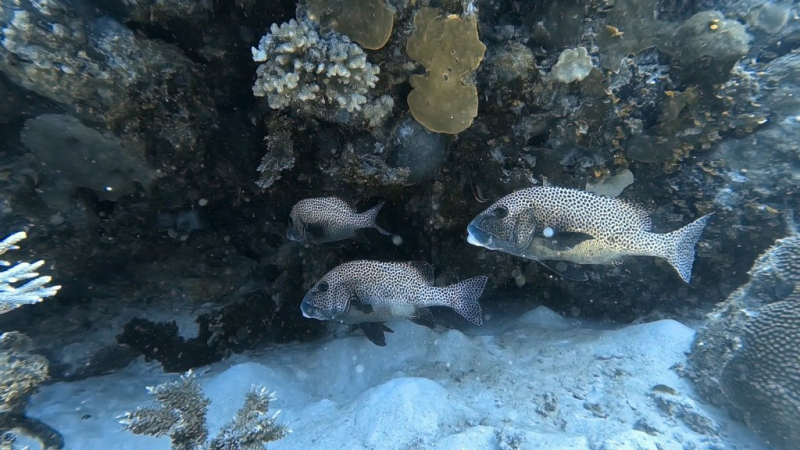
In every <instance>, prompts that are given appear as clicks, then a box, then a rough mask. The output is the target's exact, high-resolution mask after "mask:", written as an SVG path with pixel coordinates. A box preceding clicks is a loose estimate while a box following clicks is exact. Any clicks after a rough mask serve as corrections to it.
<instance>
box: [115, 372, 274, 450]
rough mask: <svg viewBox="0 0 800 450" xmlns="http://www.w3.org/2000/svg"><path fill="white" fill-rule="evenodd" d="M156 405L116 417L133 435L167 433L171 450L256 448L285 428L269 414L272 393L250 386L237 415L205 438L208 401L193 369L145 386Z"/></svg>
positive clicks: (272, 397)
mask: <svg viewBox="0 0 800 450" xmlns="http://www.w3.org/2000/svg"><path fill="white" fill-rule="evenodd" d="M147 390H148V392H149V393H150V395H152V396H153V397H154V398H155V400H156V402H158V403H159V406H156V407H140V408H138V409H136V410H135V411H130V412H127V413H125V414H123V415H122V416H120V417H119V419H120V423H121V424H123V425H125V428H126V429H127V430H128V431H130V432H132V433H134V434H146V435H150V436H155V437H160V436H165V435H167V436H169V437H170V439H171V440H172V448H173V449H174V450H194V449H198V448H205V449H208V450H234V449H236V450H256V449H263V448H264V444H266V443H268V442H272V441H276V440H278V439H281V438H282V437H283V436H285V435H286V433H287V432H288V429H287V428H286V427H285V426H283V425H280V424H277V423H276V417H277V414H268V410H269V404H270V401H272V400H274V399H275V397H274V395H273V394H271V393H269V392H268V391H267V390H266V389H263V388H260V389H259V388H255V387H253V388H252V389H251V390H250V392H248V393H247V395H246V396H245V401H244V405H243V406H242V408H241V409H240V410H239V411H238V412H237V413H236V417H234V419H233V420H232V421H231V422H230V423H228V424H227V425H226V426H225V427H223V428H222V430H220V432H219V434H218V435H216V436H214V437H213V438H212V439H211V441H210V442H207V441H208V425H207V423H206V414H207V412H208V406H209V405H210V404H211V401H210V400H209V399H208V398H206V397H205V396H204V395H203V393H202V390H201V388H200V385H199V384H197V382H196V381H195V379H194V375H193V374H192V372H191V371H190V372H187V373H186V374H185V375H183V376H181V378H180V379H179V380H177V381H174V382H171V383H164V384H160V385H158V386H154V387H148V388H147Z"/></svg>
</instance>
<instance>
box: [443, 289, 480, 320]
mask: <svg viewBox="0 0 800 450" xmlns="http://www.w3.org/2000/svg"><path fill="white" fill-rule="evenodd" d="M486 280H488V278H487V277H475V278H470V279H468V280H464V281H462V282H460V283H456V284H454V285H452V286H447V287H445V288H442V289H443V290H444V292H445V295H446V296H447V299H446V302H447V306H449V307H451V308H453V310H455V312H457V313H459V314H460V315H461V316H462V317H464V318H465V319H467V320H469V321H470V322H472V323H474V324H475V325H481V324H482V323H483V310H482V309H481V304H480V303H478V299H479V298H480V296H481V294H483V288H484V287H486Z"/></svg>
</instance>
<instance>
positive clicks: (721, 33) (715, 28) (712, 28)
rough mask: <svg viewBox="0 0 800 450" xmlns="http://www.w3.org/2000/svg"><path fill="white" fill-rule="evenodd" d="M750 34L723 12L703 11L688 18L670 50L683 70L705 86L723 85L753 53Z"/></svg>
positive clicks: (671, 44)
mask: <svg viewBox="0 0 800 450" xmlns="http://www.w3.org/2000/svg"><path fill="white" fill-rule="evenodd" d="M749 42H750V35H749V34H747V30H746V28H745V26H744V25H742V24H741V23H739V22H737V21H735V20H728V19H726V18H725V16H724V15H722V13H721V12H719V11H702V12H699V13H697V14H695V15H693V16H692V17H690V18H689V19H687V20H686V21H685V22H684V23H683V24H682V25H681V26H680V27H679V28H678V29H677V30H676V31H675V35H674V36H673V38H672V40H671V41H670V42H669V43H668V44H667V45H666V47H667V48H666V49H667V50H668V51H669V52H670V53H672V54H673V56H674V57H675V59H676V60H677V61H678V63H679V67H680V68H681V71H682V72H683V73H684V74H685V75H687V76H688V77H690V78H695V79H698V80H702V81H703V82H704V83H711V84H713V83H721V82H724V81H727V80H728V78H730V72H731V69H733V66H734V64H736V62H737V61H739V59H741V58H742V57H743V56H744V55H746V54H747V52H748V51H749V50H750V44H749Z"/></svg>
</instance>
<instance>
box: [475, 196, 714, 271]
mask: <svg viewBox="0 0 800 450" xmlns="http://www.w3.org/2000/svg"><path fill="white" fill-rule="evenodd" d="M709 217H710V215H706V216H703V217H701V218H699V219H697V220H695V221H694V222H692V223H690V224H689V225H686V226H685V227H683V228H680V229H678V230H676V231H673V232H671V233H664V234H661V233H653V232H651V231H650V229H651V221H650V216H649V213H648V212H647V211H645V210H644V209H642V208H640V207H638V206H637V205H635V204H632V203H630V202H627V201H625V200H622V199H618V198H613V197H604V196H600V195H596V194H592V193H589V192H584V191H579V190H575V189H566V188H558V187H532V188H528V189H523V190H520V191H517V192H514V193H513V194H509V195H507V196H505V197H503V198H502V199H500V200H499V201H497V202H496V203H495V204H493V205H492V206H490V207H489V208H488V209H486V210H485V211H484V212H482V213H480V214H478V216H477V217H475V219H474V220H473V221H472V222H471V223H470V224H469V226H468V227H467V232H468V233H469V236H468V237H467V242H469V243H470V244H473V245H477V246H480V247H486V248H488V249H490V250H499V251H502V252H506V253H510V254H512V255H517V256H522V257H523V258H528V259H532V260H535V261H539V262H543V261H567V262H570V263H576V264H615V263H618V262H621V261H622V260H623V259H624V258H625V257H626V256H655V257H659V258H663V259H665V260H666V261H667V262H669V264H671V265H672V267H674V268H675V270H677V271H678V275H680V277H681V279H683V281H685V282H687V283H688V282H689V281H690V280H691V276H692V265H693V264H694V257H695V245H696V244H697V241H698V240H699V239H700V234H701V233H702V232H703V228H704V227H705V225H706V221H708V219H709ZM561 265H562V266H563V265H564V264H563V263H562V264H561ZM548 267H549V266H548ZM557 271H558V270H557ZM567 278H570V277H569V276H567Z"/></svg>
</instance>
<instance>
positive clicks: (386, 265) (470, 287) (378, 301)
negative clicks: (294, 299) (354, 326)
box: [302, 261, 487, 325]
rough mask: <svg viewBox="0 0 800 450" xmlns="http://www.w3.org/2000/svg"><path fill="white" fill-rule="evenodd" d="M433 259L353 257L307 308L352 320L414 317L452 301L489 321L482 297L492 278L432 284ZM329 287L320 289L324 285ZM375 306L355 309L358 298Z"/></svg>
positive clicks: (472, 317) (314, 291)
mask: <svg viewBox="0 0 800 450" xmlns="http://www.w3.org/2000/svg"><path fill="white" fill-rule="evenodd" d="M428 267H430V265H428V264H427V263H420V262H413V263H404V262H379V261H351V262H348V263H344V264H342V265H340V266H337V267H336V268H334V269H333V270H331V271H330V272H328V273H327V274H325V276H323V277H322V279H320V280H319V281H318V282H317V284H316V285H315V286H314V287H312V288H311V290H309V292H308V293H307V294H306V296H305V298H304V299H303V306H302V308H304V309H303V311H304V313H305V312H306V311H312V310H313V311H314V313H315V314H316V315H315V318H318V319H322V320H339V321H343V322H348V323H360V322H367V321H370V322H382V321H386V320H389V319H391V318H399V317H405V318H407V317H409V316H412V315H413V314H414V313H415V312H416V311H417V310H418V309H419V308H425V307H429V306H447V307H450V308H452V309H453V310H455V311H456V312H458V313H459V314H460V315H462V316H463V317H464V318H466V319H467V320H469V321H470V322H472V323H474V324H476V325H480V324H481V323H482V321H483V319H482V311H481V307H480V304H479V303H478V298H479V297H480V295H481V294H482V293H483V288H484V286H485V284H486V280H487V278H486V277H476V278H471V279H468V280H464V281H462V282H460V283H456V284H454V285H450V286H445V287H436V286H433V283H432V269H430V270H429V269H428ZM321 285H322V286H327V288H325V289H320V286H321ZM354 302H357V303H358V304H359V305H363V304H368V305H371V306H372V311H371V313H369V314H367V313H365V312H364V311H363V310H364V308H363V307H361V306H359V307H358V308H353V307H352V306H353V303H354Z"/></svg>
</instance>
